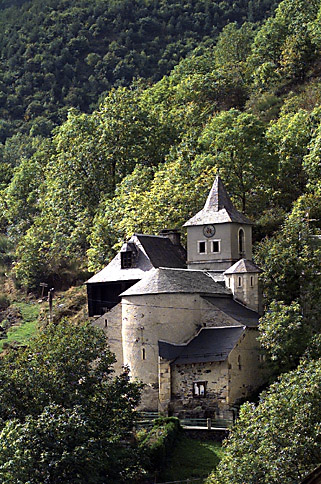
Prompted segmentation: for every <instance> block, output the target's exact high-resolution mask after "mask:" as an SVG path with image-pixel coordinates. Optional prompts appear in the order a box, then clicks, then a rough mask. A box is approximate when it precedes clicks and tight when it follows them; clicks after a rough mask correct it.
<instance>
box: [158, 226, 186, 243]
mask: <svg viewBox="0 0 321 484" xmlns="http://www.w3.org/2000/svg"><path fill="white" fill-rule="evenodd" d="M159 235H162V236H163V237H168V238H169V240H170V241H171V242H172V244H173V245H178V246H180V245H181V234H180V233H179V231H178V230H177V229H163V230H161V231H160V233H159Z"/></svg>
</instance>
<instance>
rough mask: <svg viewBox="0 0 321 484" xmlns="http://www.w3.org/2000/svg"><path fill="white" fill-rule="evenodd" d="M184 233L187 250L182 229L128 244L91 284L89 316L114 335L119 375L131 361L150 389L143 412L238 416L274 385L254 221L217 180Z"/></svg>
mask: <svg viewBox="0 0 321 484" xmlns="http://www.w3.org/2000/svg"><path fill="white" fill-rule="evenodd" d="M184 227H186V230H187V252H186V251H185V249H184V248H183V247H182V245H181V243H180V237H179V233H178V232H177V231H176V230H164V231H162V233H161V234H160V235H159V236H153V235H143V234H134V235H133V236H132V237H131V238H130V240H128V241H127V242H126V243H124V245H123V247H122V249H121V251H120V252H119V253H118V254H117V255H116V257H115V258H114V259H113V260H112V261H111V262H110V263H109V264H108V265H107V267H105V268H104V269H103V270H102V271H100V272H98V273H97V274H95V275H94V276H93V277H92V278H91V279H89V281H87V290H88V308H89V315H90V316H91V317H92V318H93V324H95V325H97V326H99V327H101V328H103V330H104V331H105V332H106V334H107V337H108V343H109V346H110V349H111V351H113V352H114V353H115V355H116V358H117V363H116V367H115V368H116V371H121V368H122V366H123V365H127V366H128V367H129V369H130V375H131V378H133V379H138V380H140V381H142V382H143V383H144V384H145V387H144V390H143V395H142V402H141V409H143V410H150V411H159V412H162V413H164V414H171V415H178V416H180V417H184V416H185V417H192V416H195V417H213V418H222V417H223V418H232V416H233V413H232V409H233V407H234V406H235V405H236V404H237V403H238V402H240V401H242V400H244V399H246V398H248V397H250V396H251V395H252V394H253V393H254V392H255V391H257V390H258V388H259V387H260V386H262V384H263V383H264V382H265V379H266V369H265V368H264V361H263V356H262V354H261V353H260V350H259V344H258V342H257V336H258V330H257V327H258V320H259V317H260V314H261V297H260V288H259V274H260V272H261V270H260V269H259V268H258V267H257V266H256V265H255V264H254V262H253V261H252V223H251V221H250V220H249V219H247V218H246V217H245V216H244V215H243V214H242V213H240V212H239V211H237V210H236V208H235V207H234V205H233V204H232V202H231V200H230V198H229V196H228V194H227V192H226V190H225V188H224V186H223V183H222V181H221V179H220V177H219V176H217V177H216V179H215V181H214V184H213V186H212V189H211V191H210V193H209V195H208V198H207V200H206V202H205V205H204V208H203V209H202V210H201V211H200V212H199V213H197V214H196V215H195V216H194V217H192V218H191V219H190V220H188V221H187V222H186V223H185V225H184Z"/></svg>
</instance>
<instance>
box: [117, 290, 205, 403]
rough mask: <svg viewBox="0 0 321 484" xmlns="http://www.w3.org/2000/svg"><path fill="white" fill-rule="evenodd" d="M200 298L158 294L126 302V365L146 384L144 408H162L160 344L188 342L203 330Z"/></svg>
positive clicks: (124, 347)
mask: <svg viewBox="0 0 321 484" xmlns="http://www.w3.org/2000/svg"><path fill="white" fill-rule="evenodd" d="M200 309H201V301H200V297H199V296H198V295H195V297H194V296H191V295H190V294H158V295H144V296H127V297H123V299H122V314H123V327H122V340H123V355H124V363H125V364H127V365H128V366H129V367H130V370H131V375H132V377H133V378H134V379H135V378H136V379H138V380H141V381H143V382H144V383H145V384H146V387H145V389H144V391H143V397H142V407H143V408H146V409H148V410H157V408H158V389H159V381H158V370H159V368H158V341H159V340H163V341H169V342H171V343H184V342H186V341H189V340H190V339H191V338H192V337H193V336H194V334H196V332H197V331H198V330H199V329H200V320H201V310H200Z"/></svg>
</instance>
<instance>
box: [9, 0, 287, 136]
mask: <svg viewBox="0 0 321 484" xmlns="http://www.w3.org/2000/svg"><path fill="white" fill-rule="evenodd" d="M277 3H278V1H277V0H273V1H272V0H269V1H267V0H260V1H250V2H247V1H244V0H237V1H235V2H233V3H232V2H219V1H212V0H189V1H182V0H169V1H161V0H148V1H145V0H135V1H132V0H117V1H116V0H112V1H109V0H91V1H90V2H85V1H83V0H77V1H75V0H58V1H56V0H55V1H53V0H45V1H40V0H33V1H24V2H23V1H21V0H18V1H17V2H10V1H8V0H4V1H2V2H1V6H2V10H0V109H1V114H0V120H1V122H0V141H2V142H4V141H5V139H6V138H7V137H10V136H11V135H13V134H14V133H16V132H17V131H22V132H24V133H30V134H32V135H45V136H47V135H49V134H50V131H51V130H52V128H53V127H54V126H56V125H59V124H61V123H62V122H63V121H64V120H65V119H66V114H67V110H68V108H70V107H76V108H79V109H80V110H81V111H85V112H90V111H91V110H92V109H93V108H94V107H97V106H98V100H99V99H103V96H104V94H106V93H107V92H108V91H109V90H110V88H111V87H112V86H120V85H129V84H130V82H131V81H132V80H133V79H134V78H137V77H142V78H144V79H148V80H149V81H150V82H154V81H157V80H159V79H160V78H161V77H162V76H164V75H165V74H167V73H168V72H169V71H170V70H171V69H172V68H173V67H174V66H175V65H176V64H177V63H178V62H179V61H180V60H181V59H182V58H183V57H185V56H186V55H187V54H188V53H189V52H190V51H191V50H193V49H194V48H195V47H196V46H197V45H198V44H199V43H200V42H205V43H209V44H211V43H212V42H213V40H214V39H215V38H216V37H217V35H218V33H219V32H220V31H221V29H222V28H223V27H224V25H226V24H227V23H228V22H231V21H236V22H237V23H239V24H241V23H242V22H244V21H245V20H250V21H257V20H261V19H262V18H264V17H265V16H266V15H267V14H268V13H269V12H270V11H272V9H273V7H274V6H275V5H276V4H277ZM11 5H12V6H11ZM5 7H7V8H5Z"/></svg>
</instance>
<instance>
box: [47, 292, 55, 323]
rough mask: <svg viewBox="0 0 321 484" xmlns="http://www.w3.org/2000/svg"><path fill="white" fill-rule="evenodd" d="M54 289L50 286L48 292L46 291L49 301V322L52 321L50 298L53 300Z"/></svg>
mask: <svg viewBox="0 0 321 484" xmlns="http://www.w3.org/2000/svg"><path fill="white" fill-rule="evenodd" d="M54 291H55V289H54V288H53V287H52V288H51V289H49V293H48V302H49V323H52V322H53V314H52V300H53V296H54Z"/></svg>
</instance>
